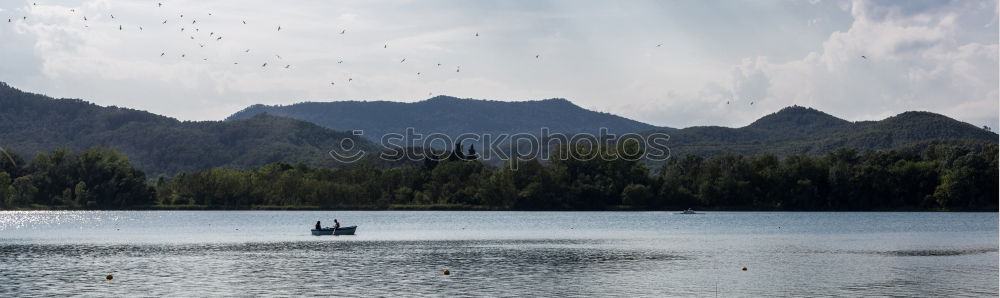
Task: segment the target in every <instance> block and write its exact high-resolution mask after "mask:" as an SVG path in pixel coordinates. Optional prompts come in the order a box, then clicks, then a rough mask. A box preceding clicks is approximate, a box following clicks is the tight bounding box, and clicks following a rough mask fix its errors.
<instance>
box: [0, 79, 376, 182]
mask: <svg viewBox="0 0 1000 298" xmlns="http://www.w3.org/2000/svg"><path fill="white" fill-rule="evenodd" d="M345 138H349V139H352V140H354V141H355V144H356V145H357V146H359V147H363V148H373V146H374V144H372V143H370V142H369V141H367V140H365V139H363V138H359V137H356V136H353V135H352V134H351V133H348V132H340V131H333V130H330V129H326V128H323V127H320V126H317V125H315V124H312V123H309V122H305V121H300V120H295V119H290V118H284V117H275V116H268V115H259V116H256V117H251V118H247V119H243V120H240V121H228V122H222V121H200V122H191V121H183V122H182V121H178V120H176V119H173V118H169V117H165V116H160V115H156V114H152V113H149V112H145V111H139V110H133V109H128V108H120V107H114V106H110V107H102V106H98V105H95V104H92V103H88V102H85V101H82V100H79V99H54V98H51V97H47V96H44V95H39V94H32V93H27V92H22V91H20V90H18V89H15V88H12V87H10V86H8V85H7V84H5V83H2V82H0V142H2V143H0V146H3V147H5V148H10V149H13V151H15V152H17V153H19V154H20V155H22V156H25V157H26V158H31V157H33V156H34V155H35V154H36V153H38V152H48V151H51V150H53V149H56V148H70V149H74V150H82V149H85V148H88V147H91V146H106V147H114V148H116V149H118V150H119V151H121V152H122V153H125V154H126V155H127V156H129V158H130V161H131V162H132V163H133V164H134V165H135V166H136V167H137V168H139V169H141V170H143V171H145V172H146V173H147V174H148V176H149V177H155V175H157V174H173V173H179V172H188V171H195V170H200V169H206V168H211V167H234V168H248V167H254V166H260V165H264V164H268V163H272V162H277V161H285V162H291V163H294V162H304V163H309V164H313V165H328V166H332V165H336V162H334V161H333V160H332V158H330V157H329V155H328V152H329V151H330V150H331V149H333V148H337V147H335V146H337V145H339V144H340V142H341V140H343V139H345Z"/></svg>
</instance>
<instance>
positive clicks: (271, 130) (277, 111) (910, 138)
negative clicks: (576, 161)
mask: <svg viewBox="0 0 1000 298" xmlns="http://www.w3.org/2000/svg"><path fill="white" fill-rule="evenodd" d="M290 114H294V115H299V116H302V117H303V118H315V119H318V120H317V121H321V120H322V121H326V122H323V123H325V124H324V125H326V126H337V127H341V129H343V130H353V129H364V130H366V131H365V136H367V137H372V136H373V135H379V134H384V133H388V132H399V133H403V132H405V131H404V129H405V128H406V127H409V126H413V127H416V128H418V131H419V132H442V133H445V134H458V133H461V132H491V133H501V132H502V133H537V130H538V129H539V127H543V126H544V127H549V128H550V129H551V131H552V132H563V133H583V132H587V133H595V132H596V131H594V130H596V129H597V128H599V127H609V128H611V132H616V133H623V132H637V131H640V132H643V133H647V134H648V133H653V132H663V133H666V134H668V135H669V136H670V139H669V141H667V142H666V145H667V146H668V147H669V148H670V150H671V153H672V154H673V155H675V156H680V155H685V154H692V155H699V156H706V157H707V156H715V155H721V154H725V153H736V154H748V155H752V154H761V153H772V154H776V155H779V156H783V155H788V154H811V155H819V154H825V153H827V152H830V151H833V150H836V149H838V148H842V147H847V148H854V149H858V150H868V149H890V148H898V147H900V146H910V145H914V144H921V143H924V144H926V143H927V142H948V143H954V144H968V145H969V146H976V145H977V144H983V143H986V144H997V142H998V136H997V134H996V133H993V132H990V131H987V130H984V129H982V128H979V127H976V126H973V125H971V124H968V123H964V122H961V121H957V120H954V119H951V118H948V117H946V116H942V115H939V114H935V113H930V112H905V113H902V114H899V115H896V116H893V117H890V118H887V119H883V120H879V121H859V122H851V121H846V120H843V119H840V118H837V117H834V116H831V115H829V114H826V113H823V112H821V111H817V110H815V109H811V108H806V107H799V106H792V107H787V108H784V109H782V110H780V111H778V112H776V113H773V114H770V115H767V116H764V117H762V118H760V119H758V120H757V121H755V122H753V123H751V124H750V125H747V126H745V127H740V128H727V127H716V126H702V127H689V128H684V129H670V128H656V127H653V126H651V125H647V124H643V123H641V122H637V121H632V120H629V119H626V118H622V117H619V116H614V115H610V114H604V113H596V112H592V111H587V110H585V109H582V108H580V107H578V106H576V105H573V104H572V103H570V102H569V101H566V100H564V99H550V100H542V101H533V102H498V101H484V100H469V99H457V98H452V97H443V96H439V97H435V98H432V99H429V100H426V101H422V102H417V103H394V102H381V101H380V102H339V103H301V104H295V105H291V106H284V107H269V106H262V105H256V106H252V107H249V108H247V109H246V110H244V111H241V112H239V113H237V114H235V115H233V116H232V117H230V118H229V119H227V120H226V121H198V122H192V121H178V120H176V119H173V118H169V117H165V116H160V115H156V114H152V113H149V112H145V111H139V110H134V109H128V108H120V107H114V106H111V107H102V106H98V105H95V104H92V103H88V102H85V101H82V100H79V99H54V98H51V97H47V96H44V95H39V94H32V93H27V92H23V91H20V90H18V89H14V88H12V87H10V86H8V85H7V84H4V83H0V146H2V147H4V148H10V149H12V150H13V151H15V152H17V153H19V154H20V155H22V156H25V157H26V158H30V157H32V156H34V155H35V154H37V153H38V152H48V151H51V150H53V149H56V148H70V149H75V150H82V149H85V148H88V147H92V146H105V147H114V148H116V149H118V150H119V151H121V152H123V153H125V154H126V155H128V156H129V158H130V160H131V161H132V163H133V164H134V165H136V167H137V168H139V169H141V170H143V171H144V172H146V173H147V174H148V176H150V177H155V176H156V175H158V174H173V173H180V172H190V171H195V170H201V169H207V168H212V167H231V168H249V167H255V166H261V165H264V164H268V163H272V162H278V161H283V162H289V163H297V162H302V163H306V164H310V165H315V166H341V165H342V164H339V163H338V162H336V161H334V160H333V159H332V158H331V157H330V156H329V155H328V153H329V151H330V150H331V149H334V148H338V146H339V145H340V144H341V142H342V141H343V140H345V139H350V140H352V141H353V142H354V144H355V145H356V146H358V147H359V148H360V149H363V150H365V151H366V152H376V151H378V150H380V149H381V148H380V147H378V146H377V145H376V144H374V143H372V142H371V141H370V140H369V139H366V138H364V137H360V136H355V135H353V134H351V133H349V132H345V131H336V130H331V129H329V128H325V127H322V126H320V125H317V124H314V123H310V122H307V121H303V120H297V119H292V118H288V117H281V116H284V115H288V116H291V115H290ZM334 124H335V125H334ZM476 148H477V151H478V152H480V153H482V152H485V151H486V150H488V148H483V147H479V146H478V145H477V147H476ZM376 164H381V165H387V164H392V163H384V162H379V163H376ZM648 165H650V166H653V167H655V164H653V163H648Z"/></svg>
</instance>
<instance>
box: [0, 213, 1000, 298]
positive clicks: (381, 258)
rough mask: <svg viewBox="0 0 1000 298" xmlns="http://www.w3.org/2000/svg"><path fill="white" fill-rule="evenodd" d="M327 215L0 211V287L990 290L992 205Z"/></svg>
mask: <svg viewBox="0 0 1000 298" xmlns="http://www.w3.org/2000/svg"><path fill="white" fill-rule="evenodd" d="M337 216H338V218H340V219H341V222H343V223H346V224H351V225H353V224H357V225H358V226H359V230H358V235H357V236H339V237H334V236H325V237H315V236H309V235H308V228H309V226H310V225H311V224H313V223H315V220H316V218H326V217H330V213H329V212H27V213H24V212H0V271H2V272H3V275H2V276H0V296H3V297H12V296H25V295H57V296H62V295H79V294H85V295H97V296H121V295H130V296H134V295H142V296H161V295H175V296H206V295H207V296H220V295H239V296H243V295H276V294H280V295H333V296H350V295H365V296H390V295H392V296H397V295H401V294H402V295H408V296H409V295H415V296H424V295H429V296H444V295H448V296H451V295H458V296H463V295H477V296H525V295H542V296H556V295H558V296H565V295H587V296H596V295H609V296H688V297H690V296H714V295H716V294H718V295H719V296H720V297H732V296H883V295H885V296H960V295H970V296H996V295H997V292H998V286H997V282H998V279H997V273H998V261H997V260H998V253H997V225H996V223H997V215H996V214H995V213H978V214H972V213H960V214H959V213H891V214H888V213H887V214H880V213H709V214H706V215H704V216H682V215H671V214H670V213H664V212H634V213H630V212H603V213H586V212H579V213H576V212H568V213H545V212H523V213H522V212H337ZM310 221H311V222H310ZM329 221H332V219H329ZM590 222H599V223H601V224H599V225H597V224H590V225H588V224H587V223H590ZM779 226H780V227H781V228H778V227H779ZM236 229H240V230H239V231H237V230H236ZM743 266H746V267H747V268H748V270H747V271H742V270H740V268H741V267H743ZM444 269H449V270H450V272H451V275H448V276H445V275H444V274H442V270H444ZM108 273H112V274H114V276H115V279H114V280H113V281H106V280H104V275H105V274H108Z"/></svg>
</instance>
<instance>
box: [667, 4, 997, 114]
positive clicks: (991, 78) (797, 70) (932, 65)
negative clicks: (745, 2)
mask: <svg viewBox="0 0 1000 298" xmlns="http://www.w3.org/2000/svg"><path fill="white" fill-rule="evenodd" d="M850 4H851V6H850V13H851V16H852V17H853V22H852V23H851V25H850V27H849V28H848V29H847V30H844V31H836V32H833V33H832V34H830V35H829V38H828V39H827V40H826V41H825V42H823V44H822V47H821V48H820V50H818V51H814V52H810V53H808V54H806V55H805V56H804V57H802V58H799V59H792V60H789V61H784V62H772V61H771V60H770V59H769V58H768V57H767V56H757V57H755V58H747V59H744V60H743V61H742V63H741V64H738V65H735V66H733V67H732V73H731V76H730V77H729V78H728V79H727V80H725V81H718V82H713V83H709V84H707V85H706V86H709V87H707V89H713V88H716V89H717V87H718V86H728V88H727V89H726V90H716V91H715V92H712V94H713V95H706V94H705V93H704V92H702V93H697V94H688V95H687V96H690V97H706V96H708V97H709V98H713V99H714V100H720V99H719V98H720V96H718V94H723V96H721V97H725V96H724V95H725V94H732V96H733V97H734V98H736V99H749V98H756V99H758V101H757V103H755V106H757V105H759V106H760V108H748V107H746V106H744V105H739V106H735V107H734V108H732V109H726V110H718V109H717V107H718V105H719V103H717V102H704V103H702V106H703V108H701V109H698V108H692V107H685V108H682V109H680V110H682V111H685V112H691V111H693V110H698V111H700V113H697V114H692V115H694V116H687V117H685V116H683V115H684V114H678V113H669V112H667V111H668V110H665V111H663V112H664V113H667V114H673V115H682V116H679V118H681V119H682V120H681V121H691V122H701V123H702V124H709V123H711V122H709V121H701V120H700V119H712V121H717V120H718V119H730V120H729V121H730V124H731V125H734V126H741V125H745V124H747V123H750V122H751V121H753V120H754V119H756V118H758V117H760V116H762V115H763V114H765V113H770V112H773V111H775V110H776V109H779V108H781V107H783V106H787V105H792V104H798V105H806V106H812V107H815V108H818V109H820V110H823V111H826V112H829V113H831V114H833V115H837V116H841V117H844V118H847V119H848V120H877V119H882V118H884V117H887V116H891V115H894V114H897V113H901V112H903V111H909V110H927V111H932V112H937V113H942V114H945V115H948V116H951V117H954V118H957V119H960V120H964V121H969V122H972V123H973V124H975V125H990V126H992V127H997V118H998V116H997V111H998V109H1000V108H998V101H997V98H998V96H1000V95H998V88H1000V86H998V81H1000V78H998V75H997V67H998V65H1000V61H998V50H1000V49H998V45H997V37H996V35H995V32H994V34H993V35H992V36H989V35H986V36H989V37H985V38H977V39H964V40H963V39H962V38H960V37H959V36H960V35H961V34H963V33H967V32H968V30H969V28H968V27H970V26H972V25H971V24H973V23H968V24H963V23H961V22H959V20H961V19H963V18H967V17H969V15H970V14H973V13H974V11H975V10H976V9H980V8H979V7H978V6H979V3H975V5H968V6H959V7H954V6H946V7H917V8H912V7H910V8H907V7H900V5H906V4H907V3H906V2H896V1H892V2H886V3H879V2H868V1H855V2H852V3H850ZM993 10H995V6H994V7H993ZM862 56H864V57H862ZM675 101H685V102H698V101H693V100H675ZM713 111H718V114H716V113H715V112H713ZM692 117H694V118H695V119H690V118H692ZM689 119H690V120H689Z"/></svg>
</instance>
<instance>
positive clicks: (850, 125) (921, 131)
mask: <svg viewBox="0 0 1000 298" xmlns="http://www.w3.org/2000/svg"><path fill="white" fill-rule="evenodd" d="M646 133H651V132H646ZM667 133H668V134H669V135H670V141H669V142H667V143H668V145H667V146H668V147H670V149H671V153H672V154H675V155H676V154H682V155H683V154H693V155H700V156H714V155H720V154H724V153H727V152H728V153H739V154H760V153H773V154H777V155H786V154H813V155H815V154H824V153H826V152H830V151H833V150H836V149H837V148H841V147H848V148H854V149H858V150H869V149H890V148H896V147H900V146H904V145H909V144H914V143H918V142H923V141H928V140H968V141H974V142H987V143H993V144H996V143H997V140H998V136H997V134H996V133H993V132H990V131H987V130H985V129H982V128H979V127H976V126H974V125H971V124H968V123H965V122H961V121H958V120H955V119H951V118H948V117H946V116H943V115H940V114H935V113H930V112H905V113H902V114H899V115H896V116H893V117H889V118H887V119H884V120H880V121H859V122H850V121H847V120H843V119H840V118H837V117H834V116H831V115H829V114H826V113H823V112H820V111H817V110H815V109H812V108H806V107H800V106H791V107H787V108H784V109H781V110H780V111H778V112H776V113H774V114H770V115H767V116H764V117H762V118H760V119H758V120H757V121H754V122H753V123H751V124H750V125H747V126H745V127H740V128H727V127H711V126H709V127H706V126H702V127H689V128H684V129H679V130H674V131H669V132H667Z"/></svg>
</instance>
